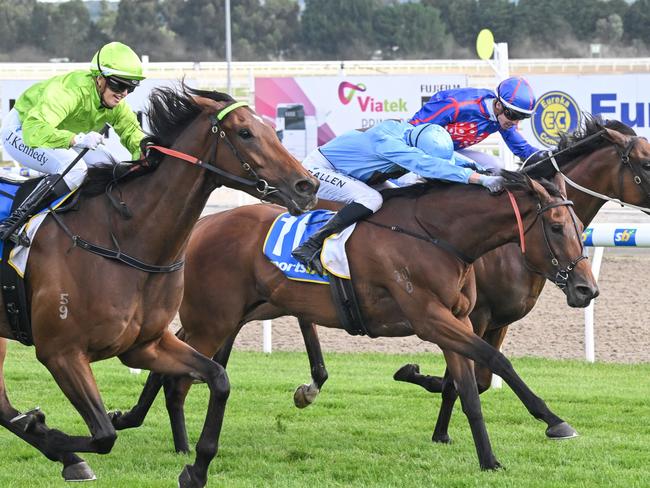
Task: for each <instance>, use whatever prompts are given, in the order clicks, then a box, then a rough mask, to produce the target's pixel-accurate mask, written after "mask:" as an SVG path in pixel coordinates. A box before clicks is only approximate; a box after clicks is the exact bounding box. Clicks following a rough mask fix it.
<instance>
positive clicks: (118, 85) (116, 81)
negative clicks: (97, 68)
mask: <svg viewBox="0 0 650 488" xmlns="http://www.w3.org/2000/svg"><path fill="white" fill-rule="evenodd" d="M105 79H106V85H107V86H108V88H109V89H110V90H111V91H112V92H114V93H122V92H123V91H124V90H126V92H127V93H131V92H133V90H135V89H136V87H137V86H138V85H139V84H140V82H139V81H138V80H123V79H121V78H116V77H115V76H106V77H105Z"/></svg>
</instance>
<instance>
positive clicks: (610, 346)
mask: <svg viewBox="0 0 650 488" xmlns="http://www.w3.org/2000/svg"><path fill="white" fill-rule="evenodd" d="M617 251H618V250H610V249H608V250H606V251H605V257H604V259H603V264H602V267H601V271H600V278H599V286H600V292H601V294H600V297H599V298H598V299H596V305H595V349H596V360H597V361H607V362H619V363H634V362H648V361H650V333H649V332H650V325H648V323H647V317H646V315H647V310H648V306H647V303H648V300H647V296H648V275H650V253H647V252H642V251H637V252H636V253H635V252H633V251H631V255H620V254H618V253H617ZM319 336H320V339H321V344H322V346H323V352H324V353H325V354H327V352H386V353H411V352H426V351H434V352H440V350H439V349H438V347H437V346H435V345H433V344H430V343H426V342H423V341H421V340H419V339H418V338H417V337H406V338H378V339H369V338H367V337H357V336H350V335H348V334H347V333H346V332H344V331H341V330H337V329H327V328H325V327H320V328H319ZM272 337H273V350H274V351H304V345H303V342H302V336H301V335H300V330H299V328H298V322H297V321H296V320H295V319H294V318H293V317H283V318H280V319H276V320H274V321H273V336H272ZM235 347H236V348H238V349H241V350H254V351H261V350H262V326H261V323H260V322H251V323H250V324H247V325H246V326H245V327H244V328H243V329H242V331H241V333H240V334H239V337H238V338H237V341H236V343H235ZM584 351H585V348H584V310H583V309H572V308H570V307H569V306H567V304H566V299H565V297H564V295H563V293H562V292H561V291H560V290H559V289H557V288H556V287H555V286H554V285H552V284H550V283H547V284H546V287H545V288H544V291H543V293H542V295H541V297H540V299H539V301H538V302H537V305H536V306H535V308H534V309H533V311H532V312H531V313H530V314H529V315H528V316H527V317H525V318H524V319H523V320H521V321H520V322H518V323H516V324H515V325H513V326H511V327H510V330H509V331H508V335H507V337H506V341H505V344H504V347H503V352H504V353H505V354H506V356H510V357H516V356H538V357H545V358H556V359H560V358H562V359H569V358H570V359H584V357H585V352H584Z"/></svg>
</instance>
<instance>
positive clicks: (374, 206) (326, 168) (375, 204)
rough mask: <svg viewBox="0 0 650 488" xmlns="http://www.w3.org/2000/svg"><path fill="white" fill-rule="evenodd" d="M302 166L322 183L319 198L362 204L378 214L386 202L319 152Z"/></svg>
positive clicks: (306, 158) (313, 154)
mask: <svg viewBox="0 0 650 488" xmlns="http://www.w3.org/2000/svg"><path fill="white" fill-rule="evenodd" d="M302 165H303V166H304V167H305V168H306V169H307V170H308V171H309V172H310V173H311V174H312V175H313V176H314V177H315V178H316V179H318V181H319V182H320V186H319V187H318V193H317V195H318V197H319V198H323V199H325V200H332V201H335V202H345V203H352V202H356V203H360V204H361V205H363V206H364V207H366V208H368V209H370V210H372V211H373V212H376V211H377V210H379V209H380V208H381V204H382V203H383V202H384V199H383V198H382V196H381V194H380V193H379V192H378V191H377V190H375V189H374V188H371V187H370V186H368V185H367V184H366V183H364V182H363V181H359V180H357V179H355V178H352V177H351V176H347V175H344V174H343V173H339V172H338V171H337V170H336V169H335V168H334V166H332V163H330V162H329V161H328V160H327V158H326V157H325V156H323V154H322V153H321V152H320V151H319V150H318V149H314V150H313V151H312V152H310V153H309V154H308V155H307V156H306V157H305V159H304V160H303V162H302Z"/></svg>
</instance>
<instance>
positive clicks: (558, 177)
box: [553, 172, 567, 199]
mask: <svg viewBox="0 0 650 488" xmlns="http://www.w3.org/2000/svg"><path fill="white" fill-rule="evenodd" d="M553 183H555V186H557V187H558V189H559V190H560V193H561V194H562V196H563V197H564V198H565V199H566V197H567V196H566V182H565V179H564V175H563V174H562V173H560V172H557V173H555V176H554V177H553Z"/></svg>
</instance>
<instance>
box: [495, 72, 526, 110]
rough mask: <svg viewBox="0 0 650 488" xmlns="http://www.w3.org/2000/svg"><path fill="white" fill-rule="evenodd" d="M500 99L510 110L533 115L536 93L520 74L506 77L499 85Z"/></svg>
mask: <svg viewBox="0 0 650 488" xmlns="http://www.w3.org/2000/svg"><path fill="white" fill-rule="evenodd" d="M497 97H498V99H499V101H500V102H501V103H502V104H503V105H504V106H505V107H507V108H509V109H510V110H513V111H515V112H520V113H522V114H526V115H528V116H531V115H532V114H533V112H534V110H533V108H534V107H535V94H534V93H533V89H532V88H531V87H530V85H529V84H528V82H527V81H526V80H524V79H523V78H522V77H520V76H512V77H510V78H506V79H505V80H503V81H502V82H501V83H499V86H498V87H497Z"/></svg>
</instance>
